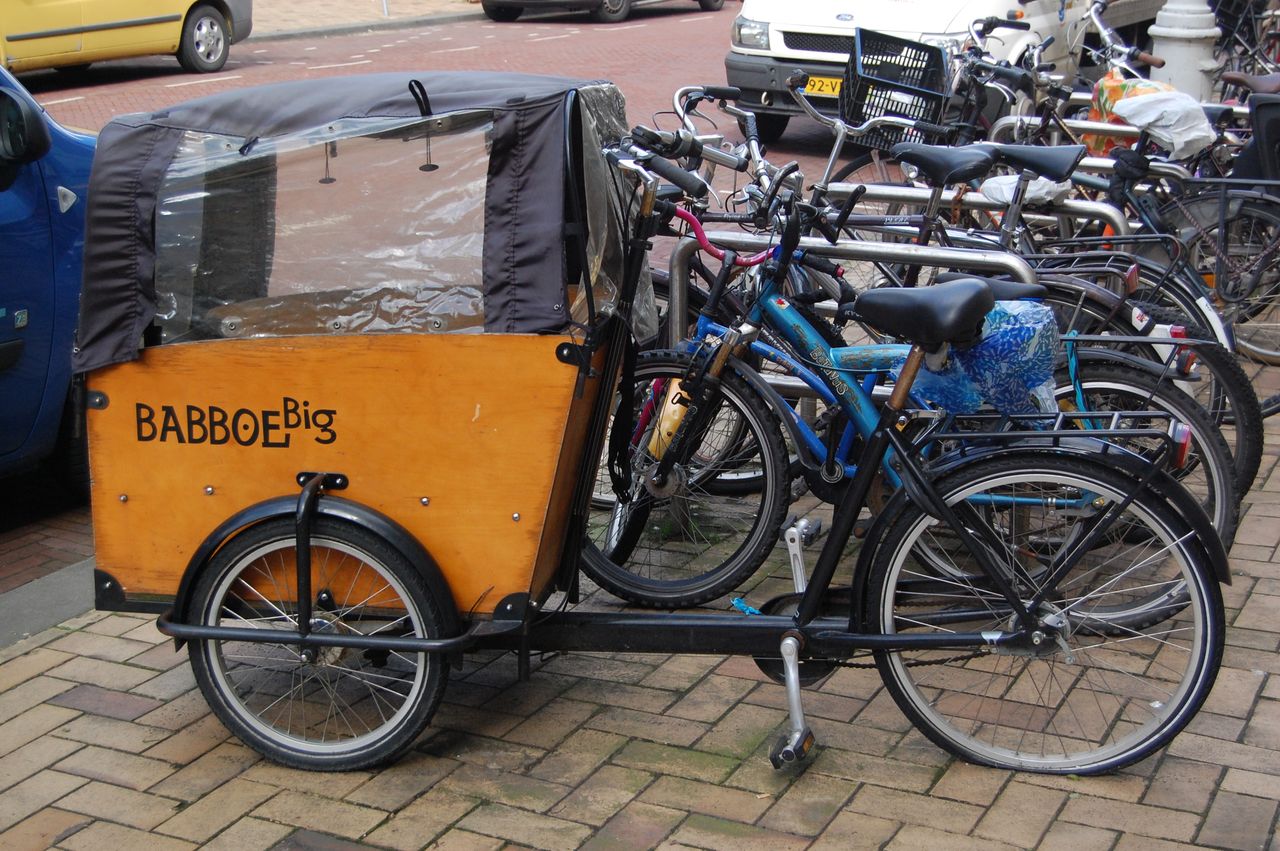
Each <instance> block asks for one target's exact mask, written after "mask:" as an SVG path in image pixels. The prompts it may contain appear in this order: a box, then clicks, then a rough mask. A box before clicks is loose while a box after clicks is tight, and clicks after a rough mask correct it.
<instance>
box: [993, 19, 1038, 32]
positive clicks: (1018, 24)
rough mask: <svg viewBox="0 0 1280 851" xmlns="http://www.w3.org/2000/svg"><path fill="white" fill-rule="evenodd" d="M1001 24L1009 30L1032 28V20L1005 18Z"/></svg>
mask: <svg viewBox="0 0 1280 851" xmlns="http://www.w3.org/2000/svg"><path fill="white" fill-rule="evenodd" d="M1000 26H1001V27H1003V28H1005V29H1007V30H1029V29H1031V22H1030V21H1011V20H1009V19H1007V18H1006V19H1004V20H1002V21H1001V22H1000Z"/></svg>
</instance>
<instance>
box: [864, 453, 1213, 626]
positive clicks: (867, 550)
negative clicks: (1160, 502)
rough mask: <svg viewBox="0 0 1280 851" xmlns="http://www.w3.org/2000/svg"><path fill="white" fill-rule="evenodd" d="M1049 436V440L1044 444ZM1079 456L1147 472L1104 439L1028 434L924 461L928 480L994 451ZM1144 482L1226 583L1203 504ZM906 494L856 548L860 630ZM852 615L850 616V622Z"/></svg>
mask: <svg viewBox="0 0 1280 851" xmlns="http://www.w3.org/2000/svg"><path fill="white" fill-rule="evenodd" d="M1050 441H1052V442H1053V444H1054V445H1049V442H1050ZM1063 454H1067V455H1081V456H1086V457H1092V458H1095V459H1097V460H1102V461H1104V462H1105V463H1106V464H1107V465H1108V466H1109V467H1111V468H1112V469H1117V470H1119V471H1120V472H1122V473H1125V474H1126V475H1129V476H1132V477H1135V478H1136V477H1138V476H1143V475H1146V474H1147V473H1148V472H1149V469H1148V468H1149V462H1147V461H1146V460H1144V459H1143V458H1142V457H1140V456H1138V455H1135V454H1134V453H1132V452H1129V451H1128V450H1124V449H1120V448H1119V447H1117V446H1114V445H1112V444H1108V443H1106V442H1105V441H1102V440H1098V439H1095V438H1066V439H1060V440H1054V439H1052V438H1048V437H1046V438H1041V439H1037V438H1029V439H1027V440H1026V441H1018V442H1014V443H1001V444H999V445H991V446H988V447H978V448H969V447H966V448H965V449H962V450H957V451H955V452H952V453H949V454H948V455H946V456H943V457H942V458H940V459H938V461H936V462H934V463H931V464H930V465H929V474H930V475H929V477H930V479H938V478H941V477H943V476H945V475H949V474H951V473H954V472H957V471H959V470H960V469H962V468H964V467H967V466H970V465H972V464H977V463H981V462H983V461H986V460H989V459H990V458H992V457H995V456H1009V455H1022V456H1024V457H1026V458H1027V459H1028V461H1029V462H1033V461H1034V459H1035V458H1037V457H1042V456H1045V455H1063ZM1148 487H1149V488H1150V489H1151V490H1152V492H1154V493H1155V494H1156V495H1157V496H1160V497H1163V498H1164V499H1167V500H1168V501H1169V502H1170V503H1172V505H1173V508H1174V510H1175V512H1176V513H1177V514H1178V516H1179V517H1180V518H1181V519H1182V520H1183V522H1185V523H1186V524H1187V526H1188V531H1189V532H1190V535H1189V537H1188V540H1187V543H1188V544H1190V545H1191V546H1193V547H1197V548H1199V550H1200V552H1201V555H1202V556H1203V558H1204V559H1205V561H1207V562H1208V563H1209V565H1210V566H1211V567H1212V569H1213V575H1214V577H1215V578H1216V579H1217V580H1218V581H1219V582H1221V583H1222V584H1224V585H1230V584H1231V572H1230V569H1229V566H1228V562H1227V552H1226V548H1225V547H1223V545H1222V539H1221V538H1219V537H1218V533H1217V531H1216V530H1215V529H1214V528H1213V524H1212V522H1210V520H1209V517H1208V515H1206V514H1205V512H1204V508H1203V507H1201V505H1200V503H1198V502H1197V501H1196V499H1195V497H1194V496H1192V495H1191V493H1190V492H1189V491H1188V490H1187V489H1186V488H1185V487H1183V486H1182V484H1181V483H1179V482H1178V480H1177V479H1175V478H1173V477H1172V476H1170V475H1169V474H1168V473H1165V472H1159V473H1157V474H1156V475H1155V476H1154V477H1153V478H1152V480H1151V481H1150V483H1149V484H1148ZM910 499H911V497H910V495H909V494H908V492H907V491H906V490H904V489H902V488H899V489H898V490H897V491H895V492H894V493H893V495H892V496H891V497H890V499H889V501H888V502H887V503H886V504H885V507H884V510H883V511H881V512H880V513H879V514H877V515H876V517H875V518H874V519H873V521H872V523H871V526H870V528H869V529H868V530H867V535H866V538H865V539H864V543H863V545H862V549H861V550H860V551H859V553H858V562H857V565H856V566H855V568H854V576H855V577H857V579H856V581H855V582H854V588H853V603H852V609H851V612H850V618H851V622H853V623H854V625H855V627H856V628H857V629H858V630H860V631H865V630H867V629H868V628H869V624H867V623H865V620H866V619H865V618H864V617H863V613H864V612H865V611H866V604H867V601H868V600H869V599H870V595H871V566H872V565H873V564H874V563H875V559H876V556H877V554H878V552H879V549H880V543H881V541H882V540H883V538H884V535H885V532H886V531H887V530H888V527H889V523H890V522H892V521H893V520H894V519H896V518H897V517H898V515H900V514H901V513H902V511H903V510H904V509H905V508H906V507H907V504H908V502H909V501H910ZM853 619H856V621H854V620H853Z"/></svg>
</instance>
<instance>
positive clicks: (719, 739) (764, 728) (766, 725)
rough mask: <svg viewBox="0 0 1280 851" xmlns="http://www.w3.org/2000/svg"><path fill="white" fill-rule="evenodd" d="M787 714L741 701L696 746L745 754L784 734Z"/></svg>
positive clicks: (701, 748)
mask: <svg viewBox="0 0 1280 851" xmlns="http://www.w3.org/2000/svg"><path fill="white" fill-rule="evenodd" d="M786 718H787V714H786V713H785V712H782V711H780V710H777V709H769V708H767V707H764V706H751V705H749V704H745V703H740V704H738V705H737V706H735V707H733V708H732V709H730V710H729V711H728V712H727V713H726V714H725V716H724V717H723V718H722V719H721V720H720V721H719V722H717V723H716V725H715V726H714V727H712V728H711V729H710V730H708V731H707V734H706V735H704V736H702V737H701V738H700V739H698V743H697V745H695V747H697V749H698V750H700V751H708V752H710V753H715V754H720V755H722V756H736V757H744V756H746V755H747V754H749V753H752V752H753V751H755V750H756V749H757V748H759V747H760V745H761V744H763V743H764V742H766V741H768V740H769V739H772V738H773V737H774V736H777V735H780V734H781V732H782V731H781V730H780V729H779V726H780V725H781V724H783V723H784V722H785V721H786ZM650 738H652V737H650ZM669 744H677V743H676V742H669Z"/></svg>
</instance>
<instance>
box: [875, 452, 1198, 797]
mask: <svg viewBox="0 0 1280 851" xmlns="http://www.w3.org/2000/svg"><path fill="white" fill-rule="evenodd" d="M1050 476H1051V477H1052V478H1049V477H1050ZM1025 479H1026V475H1025V474H1024V473H1011V474H1005V475H1003V476H1000V477H991V478H988V479H986V480H984V481H982V482H980V483H977V484H974V485H972V486H970V487H967V488H966V489H965V490H964V491H962V492H959V493H956V494H953V495H951V496H950V497H949V499H948V501H949V502H951V503H952V504H955V503H956V502H958V501H959V500H960V499H963V498H967V497H969V496H971V495H973V494H974V493H976V492H978V491H985V492H990V491H992V490H995V489H999V490H1000V491H1001V492H1002V493H1004V494H1005V495H1014V494H1015V493H1016V494H1017V495H1019V496H1024V497H1037V496H1045V495H1047V494H1045V493H1044V491H1046V490H1050V489H1051V490H1052V492H1054V493H1056V494H1058V495H1061V493H1062V488H1063V487H1064V486H1065V487H1068V488H1076V489H1079V490H1080V491H1082V492H1090V493H1096V494H1098V495H1099V496H1101V497H1102V498H1104V499H1107V500H1115V499H1119V498H1120V497H1121V495H1120V494H1119V493H1118V492H1117V491H1116V490H1114V489H1100V488H1099V483H1098V482H1097V481H1092V480H1084V479H1077V480H1073V479H1072V477H1071V476H1070V475H1064V473H1063V471H1061V470H1055V471H1054V472H1053V473H1051V474H1046V479H1045V481H1046V483H1047V482H1051V481H1053V482H1055V483H1054V484H1046V485H1045V486H1044V487H1042V488H1040V489H1039V490H1036V489H1035V488H1033V487H1032V486H1031V485H1030V484H1029V483H1027V482H1026V481H1025ZM1055 480H1056V481H1055ZM1020 510H1021V509H1020ZM1130 511H1131V512H1133V514H1134V516H1135V520H1140V521H1142V522H1144V523H1146V524H1147V526H1148V529H1149V530H1150V531H1151V535H1150V536H1149V537H1147V538H1146V540H1144V541H1141V542H1138V543H1134V542H1131V541H1127V540H1125V541H1117V542H1111V543H1108V544H1105V545H1103V546H1100V547H1097V548H1095V549H1094V550H1091V551H1090V554H1089V556H1088V558H1087V560H1086V562H1087V563H1086V568H1085V569H1083V570H1077V571H1073V573H1072V575H1071V576H1069V577H1067V579H1066V580H1064V582H1063V583H1062V585H1061V588H1060V592H1061V593H1058V592H1055V594H1054V595H1051V599H1050V604H1051V605H1050V606H1049V607H1048V608H1046V610H1045V612H1044V613H1043V614H1044V615H1045V616H1046V617H1047V618H1049V619H1051V620H1054V621H1055V622H1059V623H1061V627H1060V630H1061V633H1062V639H1063V641H1064V642H1065V644H1066V647H1065V648H1063V647H1061V646H1059V645H1058V643H1057V641H1056V640H1055V639H1050V640H1052V641H1053V642H1054V649H1053V650H1052V651H1051V652H1046V653H1045V654H1044V655H1042V656H1033V655H1020V654H1019V653H1015V652H1012V651H1001V650H997V651H995V652H992V653H989V654H963V653H957V652H956V651H954V650H952V651H936V650H934V651H904V652H896V653H888V654H884V658H883V664H884V665H885V666H886V667H887V669H888V671H889V673H890V675H891V676H892V677H893V680H894V682H895V683H896V684H897V685H898V686H899V687H900V688H901V690H902V692H903V694H904V696H905V698H906V699H907V700H908V701H909V702H910V704H911V705H912V707H913V709H914V710H915V711H918V712H919V713H920V714H921V715H922V716H923V717H924V718H925V720H926V721H927V723H928V724H929V725H930V726H931V727H932V729H933V731H934V732H935V733H937V734H938V735H940V736H942V737H944V738H945V739H947V740H948V741H949V742H950V743H952V744H953V745H955V746H956V747H957V748H958V749H960V750H961V751H963V752H966V753H968V754H971V755H972V756H974V757H975V758H977V759H978V760H980V761H982V762H986V763H990V764H996V765H1003V766H1011V767H1018V768H1023V769H1031V770H1041V771H1057V772H1066V771H1088V770H1094V771H1096V770H1104V769H1106V768H1108V767H1111V766H1110V765H1108V763H1112V762H1122V761H1124V760H1125V758H1126V757H1127V756H1131V755H1133V754H1134V753H1135V752H1137V751H1138V750H1139V749H1141V748H1143V747H1144V746H1147V745H1148V743H1149V742H1151V741H1153V740H1156V739H1158V738H1159V737H1161V736H1163V735H1165V734H1166V731H1171V730H1176V729H1178V728H1179V727H1180V724H1181V722H1182V721H1183V720H1184V719H1185V717H1187V714H1188V713H1189V711H1190V708H1191V705H1190V704H1192V703H1194V701H1188V699H1187V698H1188V693H1189V692H1190V691H1191V690H1192V689H1194V688H1198V687H1199V684H1200V683H1201V681H1202V680H1203V678H1204V677H1205V675H1206V671H1207V670H1208V667H1209V666H1207V665H1205V664H1204V659H1205V657H1206V647H1205V644H1206V642H1205V638H1204V636H1205V635H1206V631H1207V626H1206V624H1205V622H1204V612H1205V611H1206V608H1205V605H1204V601H1203V598H1202V591H1201V588H1200V586H1199V585H1198V584H1197V583H1196V582H1195V581H1189V580H1191V579H1192V577H1193V573H1194V571H1193V570H1192V569H1191V568H1189V566H1188V563H1187V559H1186V555H1185V553H1184V552H1183V551H1182V550H1181V547H1180V546H1179V545H1178V542H1177V541H1176V540H1175V539H1174V536H1173V534H1172V533H1170V532H1169V530H1168V529H1167V528H1166V527H1165V526H1164V525H1163V524H1162V523H1160V522H1158V521H1156V520H1155V518H1153V517H1152V516H1151V515H1150V514H1149V513H1148V512H1147V511H1146V510H1145V509H1144V508H1143V507H1141V506H1139V505H1136V504H1135V505H1131V506H1130ZM1051 514H1052V512H1045V516H1044V518H1043V520H1044V521H1045V523H1044V524H1043V525H1042V526H1040V527H1037V526H1036V525H1035V524H1033V523H1028V522H1027V519H1028V518H1027V517H1026V516H1025V512H1024V517H1023V518H1022V522H1021V523H1019V524H1018V528H1017V529H1015V528H1013V527H1012V526H1009V527H1006V528H1005V529H1004V530H1003V532H1002V536H1003V537H1004V538H1005V541H1006V545H1007V546H1009V547H1010V550H1009V551H1010V552H1012V553H1018V552H1020V551H1021V550H1023V549H1025V548H1026V547H1027V546H1028V545H1029V544H1030V543H1031V542H1032V536H1033V535H1039V538H1040V541H1041V542H1042V544H1041V545H1043V542H1044V541H1048V540H1050V539H1051V538H1052V539H1058V540H1061V539H1063V538H1064V537H1065V536H1066V535H1067V530H1066V529H1064V528H1058V527H1059V526H1060V525H1061V524H1060V523H1059V522H1055V521H1054V520H1053V518H1052V516H1051ZM936 525H937V524H936V521H934V520H932V519H931V518H928V517H927V516H922V517H920V518H918V519H917V520H916V521H915V522H914V524H913V526H912V528H911V529H910V530H909V532H908V534H907V536H906V538H905V539H904V544H903V546H901V547H898V548H897V550H898V552H897V553H895V554H894V556H893V557H892V559H893V560H892V561H891V564H890V568H889V573H888V576H887V577H886V585H885V586H884V587H885V589H894V591H893V593H889V592H888V591H887V590H886V591H885V593H883V594H882V595H881V602H880V607H881V611H880V618H881V624H882V628H883V629H884V630H885V631H887V632H899V631H901V632H912V633H920V632H960V631H963V632H970V631H980V630H983V629H997V630H1004V629H1008V628H1009V627H1010V620H1011V614H1010V613H1009V611H1008V610H1007V605H1005V604H1004V603H1003V600H1002V599H1001V598H999V596H998V595H997V594H996V593H995V592H994V591H992V590H991V589H990V588H984V587H983V586H982V584H980V583H978V582H974V581H963V580H957V579H945V580H940V579H938V578H937V577H936V576H933V575H931V574H928V573H925V572H922V571H920V570H919V569H918V568H916V567H915V566H914V564H915V562H914V560H913V559H912V558H911V556H910V550H911V549H912V548H913V547H914V546H915V545H916V544H918V543H919V542H920V541H922V540H928V538H929V536H930V535H932V534H933V529H934V527H935V526H936ZM1126 537H1127V536H1126ZM932 549H933V550H934V551H935V553H936V552H938V551H940V550H941V549H942V548H941V547H938V546H936V545H932ZM1108 559H1113V560H1114V559H1123V561H1124V564H1125V565H1128V566H1129V567H1128V568H1127V569H1120V568H1119V567H1117V566H1116V565H1115V564H1111V565H1110V566H1109V565H1108ZM954 573H955V574H956V575H957V576H960V575H966V574H967V575H968V576H970V577H973V576H975V575H976V571H975V570H974V569H973V568H972V567H971V566H965V565H956V566H955V571H954ZM1027 575H1029V571H1026V572H1024V571H1021V570H1020V571H1019V578H1020V579H1022V580H1023V581H1029V580H1026V577H1027ZM1104 576H1105V577H1106V578H1105V579H1104V578H1103V577H1104ZM1178 583H1181V584H1182V586H1183V589H1184V590H1183V591H1182V592H1181V593H1182V594H1183V595H1185V596H1183V597H1182V602H1180V603H1176V604H1168V605H1167V606H1166V612H1165V613H1164V614H1163V615H1162V614H1161V613H1160V612H1158V611H1157V612H1156V615H1157V616H1158V617H1160V619H1159V620H1158V622H1157V623H1155V624H1152V625H1150V626H1148V627H1146V628H1143V629H1137V628H1126V627H1119V628H1117V627H1116V626H1115V620H1116V615H1117V613H1119V612H1122V611H1124V606H1125V603H1124V601H1125V599H1127V598H1128V597H1132V598H1133V599H1134V601H1135V603H1134V608H1133V609H1131V610H1129V611H1128V615H1134V614H1136V610H1137V609H1138V608H1143V609H1145V610H1147V614H1148V615H1150V614H1151V609H1152V606H1153V605H1156V604H1155V603H1154V602H1153V601H1155V600H1157V599H1160V598H1161V597H1163V596H1165V595H1163V594H1162V593H1161V589H1170V590H1172V589H1173V588H1174V586H1175V585H1177V584H1178ZM1188 601H1189V602H1190V603H1191V604H1190V605H1188V604H1187V602H1188ZM928 607H932V612H933V613H934V614H935V616H937V615H945V614H946V613H948V612H954V611H955V610H957V609H961V608H964V607H967V609H968V610H970V611H971V613H972V615H973V616H972V618H971V619H967V620H963V621H959V620H956V619H954V618H948V617H941V618H939V620H940V621H943V622H942V623H936V624H928V623H926V621H925V618H924V616H923V615H924V613H925V612H929V611H930V609H929V608H928ZM1055 619H1056V620H1055ZM1050 632H1052V631H1050ZM958 657H965V658H958ZM948 659H951V660H952V661H948Z"/></svg>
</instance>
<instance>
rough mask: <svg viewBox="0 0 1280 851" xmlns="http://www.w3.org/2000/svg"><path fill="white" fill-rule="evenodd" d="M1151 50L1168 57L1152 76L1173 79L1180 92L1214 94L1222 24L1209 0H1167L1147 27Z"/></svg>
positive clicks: (1165, 80) (1166, 80)
mask: <svg viewBox="0 0 1280 851" xmlns="http://www.w3.org/2000/svg"><path fill="white" fill-rule="evenodd" d="M1147 32H1148V33H1149V34H1150V35H1151V38H1152V40H1153V43H1152V47H1151V52H1152V53H1154V54H1155V55H1156V56H1159V57H1160V58H1161V59H1163V60H1165V66H1164V67H1163V68H1152V69H1151V79H1153V80H1158V81H1160V82H1162V83H1169V84H1170V85H1172V86H1173V87H1174V88H1176V89H1177V90H1178V91H1180V92H1186V93H1187V94H1189V95H1191V96H1192V97H1194V98H1196V99H1198V100H1201V101H1208V100H1211V99H1212V98H1213V76H1212V74H1213V71H1214V69H1215V68H1216V67H1217V64H1216V63H1215V61H1214V58H1213V44H1214V42H1215V41H1216V40H1217V38H1218V27H1217V24H1216V23H1215V21H1214V17H1213V11H1212V10H1211V9H1210V8H1209V4H1208V3H1206V2H1205V0H1167V2H1166V3H1165V4H1164V7H1163V8H1162V9H1161V10H1160V11H1159V12H1157V13H1156V22H1155V24H1154V25H1153V26H1152V27H1151V28H1150V29H1149V30H1148V31H1147Z"/></svg>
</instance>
